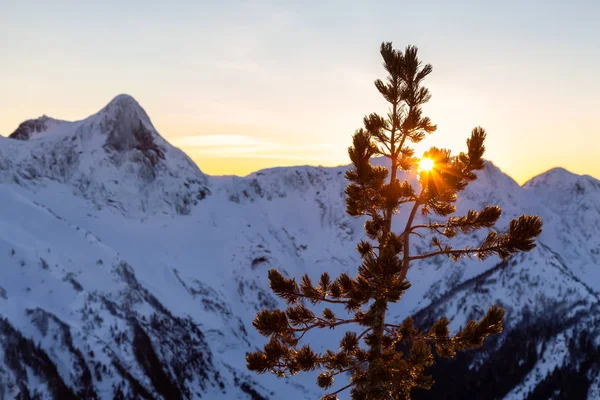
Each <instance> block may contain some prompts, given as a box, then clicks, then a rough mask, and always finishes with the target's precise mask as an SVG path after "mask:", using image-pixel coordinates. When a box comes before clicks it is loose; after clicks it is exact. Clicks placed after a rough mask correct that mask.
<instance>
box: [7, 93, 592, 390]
mask: <svg viewBox="0 0 600 400" xmlns="http://www.w3.org/2000/svg"><path fill="white" fill-rule="evenodd" d="M49 121H50V120H49ZM51 121H52V122H50V123H48V124H47V125H48V128H47V129H46V130H45V131H42V132H36V133H35V135H33V136H32V137H31V138H30V139H29V140H15V139H6V138H0V182H2V184H0V205H1V206H0V262H1V263H2V264H1V265H2V268H1V269H0V287H1V288H3V289H4V290H5V292H6V299H4V298H3V297H0V315H1V316H3V317H5V318H7V319H8V320H9V321H10V323H11V324H12V325H13V326H14V327H15V328H16V329H18V330H19V331H21V332H22V333H23V334H24V335H25V336H26V337H31V338H33V339H34V341H35V342H36V343H38V342H39V343H40V345H41V347H42V348H43V349H44V350H45V351H46V352H47V353H48V354H49V356H50V357H51V359H52V360H53V361H54V362H55V363H56V364H57V366H58V369H59V373H60V375H61V377H63V379H64V380H65V382H66V383H67V384H72V383H73V382H74V380H73V379H72V377H70V375H69V371H70V369H71V368H72V365H73V361H72V358H73V357H74V356H73V354H72V353H71V352H69V351H65V350H64V349H63V348H62V345H61V339H60V337H61V336H60V335H56V338H54V336H53V335H49V334H44V333H43V332H41V331H40V329H38V328H37V327H36V326H35V325H34V324H33V322H32V319H31V317H30V316H28V314H27V313H28V311H27V310H35V309H37V308H39V309H41V310H44V312H46V313H50V314H52V315H54V316H55V317H56V318H57V319H58V320H60V321H62V322H63V323H64V324H66V325H67V326H68V327H69V329H70V332H71V335H72V337H73V342H74V344H75V347H77V348H81V349H82V350H81V351H82V353H83V356H84V358H85V359H86V362H88V363H91V362H92V361H93V362H97V363H100V364H102V365H107V366H108V372H107V373H101V377H102V380H101V381H100V380H98V379H97V377H96V376H95V375H94V377H93V384H94V387H95V388H96V389H97V391H98V392H99V394H101V396H100V397H101V398H111V397H112V385H113V384H119V383H121V382H125V380H124V379H123V378H122V377H121V376H120V375H119V373H118V372H117V371H116V370H115V368H114V367H113V366H111V360H113V359H117V360H118V361H119V362H121V363H122V364H123V365H124V366H125V367H126V369H127V370H128V371H130V373H131V374H132V375H133V376H134V377H136V379H138V380H139V381H140V382H142V383H143V385H144V387H146V389H147V390H149V391H150V392H151V393H154V395H157V396H158V394H156V391H155V388H153V385H152V383H151V382H150V381H149V379H148V378H147V376H146V374H145V373H144V370H143V368H142V367H141V366H140V365H139V364H138V362H137V361H136V358H135V356H134V350H135V349H134V347H133V346H132V341H133V333H132V328H131V318H133V319H134V320H136V321H138V323H139V324H141V325H142V326H143V327H144V328H145V329H146V330H147V332H148V335H149V337H150V339H151V341H152V343H153V345H154V346H155V349H156V351H157V353H158V357H159V358H160V359H161V361H162V362H163V363H164V365H171V364H173V363H174V362H176V361H177V360H178V357H179V356H180V355H181V354H184V353H185V352H186V351H188V350H189V351H192V348H191V347H177V346H178V345H177V344H176V340H175V339H174V338H172V337H171V336H170V335H169V333H168V331H154V330H152V328H151V327H150V324H148V321H149V320H150V318H151V316H152V315H159V316H160V317H161V318H162V319H163V320H164V321H169V322H168V323H170V324H175V325H173V326H179V325H177V324H187V323H188V322H181V321H183V320H186V321H187V319H189V321H191V325H181V326H187V327H188V328H187V329H192V326H195V327H197V328H198V329H199V330H200V331H201V332H202V334H203V337H202V338H201V337H200V336H198V342H199V343H202V341H203V340H205V341H206V347H205V348H204V347H202V352H203V354H205V355H206V356H207V357H209V358H210V362H209V361H207V365H208V366H207V367H205V368H204V370H208V371H215V372H218V373H219V375H220V379H222V381H223V382H224V386H225V387H224V389H221V388H220V386H219V384H218V378H214V377H211V376H209V377H208V378H206V379H204V378H199V376H200V372H199V371H200V369H198V370H194V371H196V373H195V374H192V375H193V376H196V378H191V377H190V378H189V379H186V380H185V382H184V384H183V386H185V387H186V388H188V389H189V390H190V393H192V395H191V397H192V398H196V397H199V396H198V395H196V393H204V394H205V395H206V398H247V395H246V394H245V393H244V392H243V391H242V390H241V389H240V385H239V384H236V383H235V382H236V377H237V379H238V380H239V382H248V383H249V385H250V386H251V387H253V388H254V389H255V390H257V391H258V392H259V393H261V394H263V395H267V396H269V397H273V398H278V396H280V395H281V394H283V393H285V396H286V398H288V399H290V400H294V399H314V398H318V397H319V396H320V395H322V394H323V393H322V392H321V391H320V390H318V388H317V387H316V384H315V382H314V374H312V375H311V374H307V375H299V376H296V377H294V378H292V379H291V380H289V379H288V380H281V379H276V378H274V377H272V376H269V375H265V376H258V375H255V374H250V373H249V372H247V371H246V370H245V359H244V356H245V353H246V352H248V351H252V350H254V349H256V348H258V347H259V346H261V344H262V343H264V342H265V339H264V338H263V337H261V336H260V335H258V334H257V332H256V331H255V329H254V328H253V327H252V319H253V317H254V315H255V313H256V312H257V311H258V310H260V309H261V308H263V307H265V306H282V304H281V302H279V300H278V299H277V298H275V297H274V296H273V295H272V294H271V292H270V289H269V287H268V282H267V278H266V276H267V271H268V269H269V268H278V269H280V270H282V271H283V272H284V273H285V274H287V275H289V276H294V277H299V276H301V275H303V274H309V275H310V276H311V277H313V278H316V277H318V276H319V275H320V274H321V273H322V272H324V271H327V272H329V273H330V274H331V275H332V276H336V275H338V274H339V273H341V272H349V273H351V274H354V273H355V271H356V268H357V266H358V263H359V257H358V253H357V252H356V250H355V247H356V244H357V242H358V241H359V240H360V239H361V238H362V235H363V224H364V220H363V219H360V218H351V217H349V216H348V215H346V213H345V204H344V189H345V187H346V184H347V182H346V180H345V178H344V172H345V170H346V169H347V167H336V168H324V167H309V166H303V167H289V168H272V169H267V170H262V171H257V172H255V173H253V174H250V175H248V176H246V177H243V178H241V177H209V176H206V175H205V174H203V173H202V172H201V170H200V169H199V168H198V167H197V166H196V165H195V164H194V163H193V162H192V161H191V160H190V159H189V158H188V157H187V156H186V155H185V154H184V153H183V152H182V151H180V150H179V149H176V148H174V147H172V146H171V145H170V144H169V143H168V142H167V141H166V140H164V139H163V138H162V137H161V136H160V135H159V134H158V132H157V131H156V130H155V129H154V127H153V126H152V123H151V121H150V118H149V117H148V116H147V115H146V113H145V112H144V111H143V109H142V108H141V107H140V106H139V104H138V103H137V102H136V101H135V100H134V99H133V98H132V97H130V96H127V95H120V96H117V97H116V98H115V99H114V100H113V101H111V102H110V103H109V104H108V105H107V106H106V107H105V108H103V109H102V110H101V111H100V112H99V113H98V114H95V115H92V116H90V117H88V118H86V119H84V120H82V121H77V122H72V123H69V122H65V121H59V122H54V121H55V120H51ZM140 124H141V126H143V128H144V132H147V133H149V134H150V137H151V139H152V140H151V145H148V143H147V142H143V141H142V142H141V141H140V139H139V137H136V136H135V134H134V133H133V132H134V131H135V129H137V128H136V127H138V126H140ZM160 154H162V156H161V155H160ZM377 162H381V161H377ZM407 178H408V179H409V180H411V181H414V176H413V177H410V176H409V177H407ZM578 184H579V185H583V188H584V189H583V192H582V191H581V189H580V188H579V186H578ZM599 187H600V183H598V181H595V180H593V178H589V177H579V176H577V175H573V174H570V173H566V172H565V171H550V172H548V173H547V174H546V175H542V176H540V177H538V178H536V179H534V180H532V181H530V182H529V183H528V184H526V185H524V187H520V186H519V185H518V184H516V183H515V182H514V180H512V179H511V178H510V177H508V176H507V175H505V174H504V173H502V171H501V170H500V169H498V168H497V167H496V166H494V165H493V164H492V163H489V162H488V163H487V167H486V169H485V170H484V171H482V172H481V173H480V174H479V180H478V181H476V182H475V183H473V184H472V185H470V186H469V188H468V189H467V190H466V191H465V192H464V194H463V195H462V196H461V200H460V202H459V204H458V211H457V212H458V213H459V214H461V213H464V212H466V211H467V210H468V209H471V208H473V209H481V208H482V207H484V206H486V205H490V204H498V205H500V206H501V207H502V208H503V211H504V213H503V216H502V218H501V220H500V222H499V228H500V229H504V228H505V227H506V226H507V225H508V221H509V220H510V219H511V218H514V217H517V216H519V215H521V214H523V213H527V214H530V213H531V214H538V215H541V216H542V218H543V219H544V223H545V225H544V232H543V234H542V237H541V240H540V242H541V243H540V246H539V247H538V248H537V249H536V250H534V251H533V252H531V253H529V254H526V255H522V256H519V257H516V258H515V259H514V260H513V261H512V264H511V265H509V266H508V267H506V266H505V267H501V266H499V264H498V263H499V261H498V260H497V259H489V260H486V262H477V261H473V260H461V261H459V262H457V263H452V262H450V261H449V260H448V259H445V258H437V259H433V260H429V261H428V262H422V263H417V264H415V265H414V266H413V267H412V269H411V270H410V272H409V277H408V278H409V280H410V281H411V283H412V284H413V286H412V288H411V289H410V290H409V291H408V292H407V293H406V295H405V297H404V298H403V299H402V301H401V302H400V303H398V304H397V305H394V306H393V307H392V308H391V315H392V316H393V319H394V320H396V321H401V320H402V319H403V318H405V317H406V316H408V315H411V314H413V313H415V312H418V311H419V310H423V309H424V308H426V307H428V309H432V310H435V312H443V313H444V314H445V315H448V316H449V318H450V319H451V321H452V325H451V327H452V329H458V328H460V327H461V326H464V324H465V323H466V321H467V320H468V319H469V318H472V317H473V316H478V315H479V314H481V313H482V312H484V310H485V309H486V308H487V307H488V306H490V305H492V304H495V303H498V302H501V303H502V304H503V305H504V306H505V307H506V308H507V310H509V313H510V314H509V315H510V316H511V321H518V320H519V319H520V317H521V315H522V308H523V305H525V304H527V305H528V306H529V307H531V308H532V309H536V306H540V305H541V304H543V301H546V300H548V299H552V300H554V301H557V302H559V303H561V304H563V305H565V309H566V310H567V311H566V312H567V313H568V315H575V314H576V313H578V312H581V313H585V312H586V310H590V309H591V307H592V306H593V305H594V304H597V303H598V292H599V291H600V250H599V249H600V242H598V240H600V239H599V238H600V213H599V212H598V210H599V208H598V207H600V197H599V195H598V193H600V191H599V190H598V188H599ZM572 198H576V199H577V207H573V206H572V204H571V203H572V202H570V201H568V200H569V199H572ZM404 218H405V215H403V214H401V215H399V216H398V218H397V219H396V221H395V225H394V226H395V227H396V228H397V229H400V227H401V226H402V225H403V222H404V221H403V219H404ZM419 218H421V219H422V220H423V221H426V220H425V219H423V218H422V217H419ZM423 221H421V222H423ZM483 237H484V233H483V232H481V233H477V234H474V235H472V237H462V238H458V239H457V240H456V241H455V242H454V244H455V245H456V246H460V245H465V244H467V243H470V244H473V243H477V242H478V241H480V240H481V239H482V238H483ZM427 246H428V244H427V242H425V241H419V240H415V242H414V243H413V251H417V250H418V251H424V250H426V249H427V248H428V247H427ZM13 250H14V252H13ZM13 253H14V254H13ZM42 259H43V260H44V262H42V261H41V260H42ZM44 263H46V264H47V267H45V266H44V265H45V264H44ZM124 265H126V266H124ZM127 271H132V272H133V274H134V281H131V278H129V275H128V272H127ZM74 282H75V283H74ZM77 284H79V285H80V289H78V288H77ZM110 302H112V303H114V304H116V305H117V306H118V309H117V310H116V312H111V310H110V307H109V306H107V304H109V303H110ZM156 302H158V303H159V305H157V304H156ZM570 306H572V307H570ZM161 307H164V309H166V310H168V314H170V316H169V315H167V313H165V312H164V311H161V310H162V309H161ZM55 325H56V324H55ZM509 328H510V327H509ZM51 329H54V330H56V329H58V328H56V327H55V326H54V325H53V328H51ZM173 329H176V328H173ZM115 331H116V332H120V334H122V335H123V336H124V342H121V343H116V342H115V336H114V332H115ZM339 334H340V333H339V332H337V333H328V334H318V335H313V336H312V338H313V339H315V338H316V340H318V341H319V342H318V343H317V344H316V345H315V348H316V349H324V348H327V347H331V346H336V345H337V343H336V339H337V338H338V337H339ZM309 339H310V338H309ZM556 343H557V344H556V345H555V346H549V347H548V350H547V351H546V352H556V354H559V353H558V352H559V350H560V349H561V347H560V343H559V341H558V339H557V342H556ZM179 346H182V345H179ZM186 346H187V345H186ZM198 346H200V347H201V346H202V344H199V345H198ZM200 347H199V348H200ZM173 349H175V350H173ZM89 350H93V353H94V354H95V356H94V357H93V358H92V357H90V356H89V355H88V352H89ZM1 352H2V341H1V339H0V355H1V354H2V353H1ZM175 353H178V354H175ZM559 358H560V357H559ZM548 360H550V358H548ZM557 360H558V358H557V359H556V360H555V361H552V362H550V361H544V362H545V363H550V364H552V363H554V364H555V363H556V362H558V361H557ZM550 364H548V365H550ZM554 364H552V365H554ZM90 365H91V364H90ZM536 368H537V369H536V373H535V374H534V375H531V378H530V377H528V378H527V379H528V380H527V381H526V382H525V383H523V385H534V384H535V382H536V381H539V379H541V378H543V376H544V374H546V373H547V370H548V369H547V368H550V367H546V364H544V363H541V364H540V365H539V366H536ZM532 374H533V372H532ZM540 376H541V378H540ZM7 379H8V380H9V381H10V379H13V378H10V377H9V378H2V377H0V384H1V383H2V381H3V380H5V381H6V380H7ZM125 385H127V384H126V383H125ZM523 387H525V386H523ZM44 390H46V389H44ZM515 390H517V389H515ZM270 392H272V393H273V394H272V395H269V393H270ZM244 396H246V397H244ZM511 396H512V395H511ZM515 396H516V394H515ZM509 397H510V396H509ZM510 398H519V397H510Z"/></svg>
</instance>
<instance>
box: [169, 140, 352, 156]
mask: <svg viewBox="0 0 600 400" xmlns="http://www.w3.org/2000/svg"><path fill="white" fill-rule="evenodd" d="M171 142H172V144H173V145H175V146H177V147H180V148H182V149H183V150H184V151H186V152H188V153H191V154H193V155H195V156H202V155H204V156H210V157H219V158H230V157H240V156H241V157H245V158H276V159H290V160H323V159H327V158H328V157H329V156H331V154H332V152H333V153H336V152H338V151H339V149H340V147H339V144H336V143H297V142H292V143H282V142H277V141H273V140H267V139H264V138H260V137H256V136H249V135H238V134H231V135H194V136H183V137H179V138H174V139H172V140H171Z"/></svg>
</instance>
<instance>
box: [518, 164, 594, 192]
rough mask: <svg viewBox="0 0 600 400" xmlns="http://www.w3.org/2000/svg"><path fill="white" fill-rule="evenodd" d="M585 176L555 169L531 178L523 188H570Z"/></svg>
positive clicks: (561, 168)
mask: <svg viewBox="0 0 600 400" xmlns="http://www.w3.org/2000/svg"><path fill="white" fill-rule="evenodd" d="M583 177H584V176H582V175H577V174H575V173H573V172H571V171H568V170H567V169H565V168H563V167H555V168H551V169H549V170H548V171H546V172H542V173H541V174H539V175H537V176H535V177H533V178H531V179H530V180H528V181H527V182H525V183H524V184H523V187H526V188H535V187H546V186H551V187H565V186H570V185H571V184H573V183H574V182H576V181H578V180H580V179H581V178H583Z"/></svg>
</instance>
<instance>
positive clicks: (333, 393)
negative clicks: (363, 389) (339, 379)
mask: <svg viewBox="0 0 600 400" xmlns="http://www.w3.org/2000/svg"><path fill="white" fill-rule="evenodd" d="M352 385H354V384H353V383H349V384H347V385H346V386H344V387H343V388H341V389H338V390H336V391H335V392H331V393H329V394H328V396H335V395H336V394H338V393H340V392H343V391H344V390H346V389H348V388H349V387H350V386H352Z"/></svg>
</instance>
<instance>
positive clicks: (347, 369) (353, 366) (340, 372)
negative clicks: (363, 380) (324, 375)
mask: <svg viewBox="0 0 600 400" xmlns="http://www.w3.org/2000/svg"><path fill="white" fill-rule="evenodd" d="M366 362H367V360H365V361H361V362H358V363H356V364H352V366H350V367H348V368H346V369H343V370H341V371H337V372H334V373H333V374H331V375H332V376H336V375H339V374H343V373H344V372H348V371H352V370H353V369H354V368H356V367H358V366H359V365H361V364H364V363H366Z"/></svg>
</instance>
